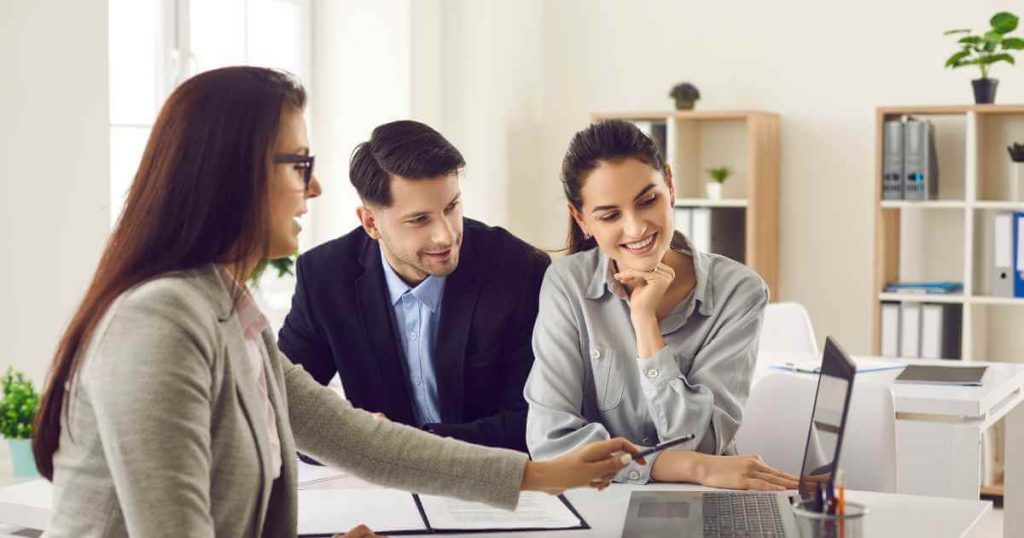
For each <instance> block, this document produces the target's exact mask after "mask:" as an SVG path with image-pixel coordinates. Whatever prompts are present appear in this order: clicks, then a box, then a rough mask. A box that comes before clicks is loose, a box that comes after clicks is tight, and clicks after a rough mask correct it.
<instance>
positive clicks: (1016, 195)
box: [1009, 162, 1024, 202]
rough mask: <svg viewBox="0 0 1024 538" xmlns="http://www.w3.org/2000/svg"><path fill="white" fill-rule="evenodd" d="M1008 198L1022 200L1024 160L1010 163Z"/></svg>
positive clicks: (1023, 192)
mask: <svg viewBox="0 0 1024 538" xmlns="http://www.w3.org/2000/svg"><path fill="white" fill-rule="evenodd" d="M1009 199H1010V201H1013V202H1024V162H1019V163H1018V162H1013V163H1010V188H1009Z"/></svg>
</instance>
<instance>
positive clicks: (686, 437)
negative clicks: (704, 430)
mask: <svg viewBox="0 0 1024 538" xmlns="http://www.w3.org/2000/svg"><path fill="white" fill-rule="evenodd" d="M694 437H695V436H694V435H693V434H692V433H691V434H688V435H684V436H682V437H676V438H675V439H669V440H668V441H665V442H664V443H661V444H658V445H654V446H652V447H651V448H647V449H644V450H641V451H640V452H637V453H636V454H635V455H633V459H634V460H637V459H640V458H645V457H647V456H650V455H651V454H654V453H655V452H661V451H662V450H665V449H666V448H672V447H674V446H676V445H680V444H683V443H685V442H687V441H692V440H693V438H694Z"/></svg>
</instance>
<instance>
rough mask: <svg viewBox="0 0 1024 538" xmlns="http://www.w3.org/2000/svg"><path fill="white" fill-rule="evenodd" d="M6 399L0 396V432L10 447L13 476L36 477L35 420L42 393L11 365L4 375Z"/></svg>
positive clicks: (0, 383) (3, 383) (1, 383)
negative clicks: (33, 451) (33, 439)
mask: <svg viewBox="0 0 1024 538" xmlns="http://www.w3.org/2000/svg"><path fill="white" fill-rule="evenodd" d="M0 385H2V387H3V398H2V399H0V434H2V435H3V436H4V438H5V439H7V442H8V443H9V444H10V447H11V462H12V464H13V466H14V476H35V474H36V463H35V458H33V457H32V420H33V418H34V417H35V415H36V409H38V408H39V393H37V392H36V390H35V388H33V387H32V382H31V381H29V380H28V379H26V378H25V374H23V373H21V372H17V371H15V370H14V368H8V369H7V373H6V374H4V376H3V378H0Z"/></svg>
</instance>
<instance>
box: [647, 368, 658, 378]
mask: <svg viewBox="0 0 1024 538" xmlns="http://www.w3.org/2000/svg"><path fill="white" fill-rule="evenodd" d="M656 377H658V369H657V368H651V369H650V370H647V378H648V379H654V378H656Z"/></svg>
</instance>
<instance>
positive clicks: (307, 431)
mask: <svg viewBox="0 0 1024 538" xmlns="http://www.w3.org/2000/svg"><path fill="white" fill-rule="evenodd" d="M277 356H278V361H279V363H280V364H281V366H282V368H283V369H284V377H285V385H286V392H287V395H288V418H289V421H290V422H291V427H292V433H293V434H294V436H295V443H296V445H297V446H298V448H299V449H300V450H302V451H303V452H308V453H309V454H312V455H314V456H316V457H317V458H318V459H320V460H321V461H324V462H327V463H330V464H331V465H334V466H337V467H342V468H344V469H348V470H349V471H351V472H352V473H353V474H355V475H356V476H359V477H360V478H364V479H366V480H368V481H371V482H374V483H377V484H382V485H385V486H389V487H394V488H400V489H405V490H410V491H416V492H420V493H428V494H434V495H445V496H449V497H457V498H460V499H465V500H470V501H478V502H484V503H487V504H490V505H493V506H497V507H500V508H506V509H512V508H515V506H516V504H517V503H518V501H519V489H520V487H521V484H522V480H523V473H524V472H525V468H526V462H527V457H526V455H525V454H523V453H521V452H516V451H513V450H505V449H500V448H489V447H483V446H477V445H471V444H469V443H465V442H462V441H458V440H455V439H450V438H444V437H438V436H436V435H432V434H429V433H426V432H423V431H420V430H417V429H415V428H411V427H409V426H405V425H402V424H398V423H395V422H391V421H389V420H378V419H375V418H374V417H373V416H372V415H371V414H370V413H368V412H366V411H363V410H361V409H356V408H354V407H352V405H351V404H349V402H348V401H347V400H344V399H343V398H339V397H338V395H337V394H335V393H334V392H333V391H331V390H330V389H327V388H325V387H324V386H322V385H320V384H319V383H317V382H316V381H315V380H314V379H313V378H312V377H310V375H309V373H307V372H306V371H305V370H304V369H303V368H302V367H301V366H297V365H295V364H292V363H291V362H290V361H288V360H282V359H281V356H280V354H277Z"/></svg>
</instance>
